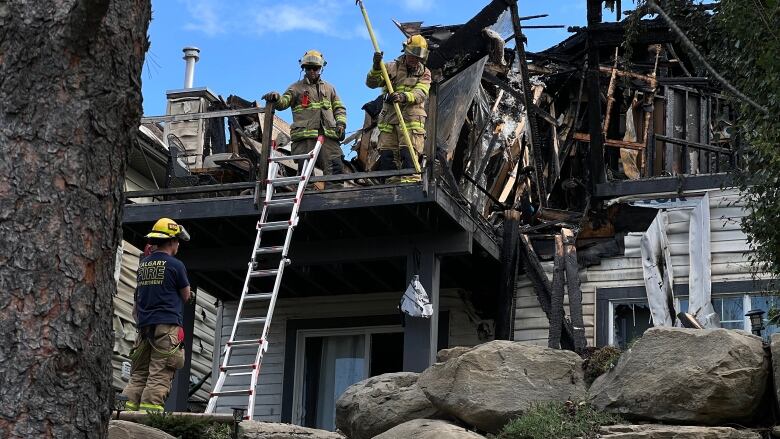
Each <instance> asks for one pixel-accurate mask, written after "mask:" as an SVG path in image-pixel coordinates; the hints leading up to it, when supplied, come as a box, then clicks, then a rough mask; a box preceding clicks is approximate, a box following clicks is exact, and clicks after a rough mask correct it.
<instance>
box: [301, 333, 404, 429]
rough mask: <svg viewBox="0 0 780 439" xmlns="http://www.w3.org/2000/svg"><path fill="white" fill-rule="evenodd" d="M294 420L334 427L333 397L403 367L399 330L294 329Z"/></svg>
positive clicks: (401, 337)
mask: <svg viewBox="0 0 780 439" xmlns="http://www.w3.org/2000/svg"><path fill="white" fill-rule="evenodd" d="M296 353H297V355H296V357H297V358H296V380H295V395H294V401H295V403H294V408H293V422H295V423H296V424H299V425H302V426H304V427H311V428H318V429H322V430H328V431H333V430H335V428H336V426H335V420H336V401H337V400H338V399H339V397H340V396H341V395H342V394H343V393H344V391H345V390H347V388H348V387H349V386H351V385H352V384H355V383H357V382H359V381H362V380H364V379H366V378H368V377H370V376H374V375H378V374H381V373H387V372H398V371H400V370H401V368H402V365H403V332H400V328H394V327H375V328H349V329H337V330H321V331H319V330H302V331H299V332H298V342H297V350H296Z"/></svg>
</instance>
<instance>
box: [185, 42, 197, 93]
mask: <svg viewBox="0 0 780 439" xmlns="http://www.w3.org/2000/svg"><path fill="white" fill-rule="evenodd" d="M182 50H183V51H184V61H185V62H186V64H185V67H184V88H192V83H193V81H194V80H195V63H196V62H198V60H199V59H200V55H199V54H200V49H198V48H197V47H185V48H184V49H182Z"/></svg>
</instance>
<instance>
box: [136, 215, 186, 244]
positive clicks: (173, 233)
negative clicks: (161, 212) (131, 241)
mask: <svg viewBox="0 0 780 439" xmlns="http://www.w3.org/2000/svg"><path fill="white" fill-rule="evenodd" d="M146 237H147V238H156V239H172V238H178V239H181V240H182V241H189V240H190V234H189V233H187V230H185V229H184V226H181V225H179V224H176V221H174V220H172V219H170V218H160V219H158V220H157V222H156V223H154V226H152V231H151V232H149V234H147V235H146Z"/></svg>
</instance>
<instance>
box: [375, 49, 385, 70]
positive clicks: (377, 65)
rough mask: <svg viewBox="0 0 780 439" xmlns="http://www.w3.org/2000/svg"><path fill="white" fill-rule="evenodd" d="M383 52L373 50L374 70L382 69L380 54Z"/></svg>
mask: <svg viewBox="0 0 780 439" xmlns="http://www.w3.org/2000/svg"><path fill="white" fill-rule="evenodd" d="M383 54H384V52H374V66H373V68H374V70H380V69H382V55H383Z"/></svg>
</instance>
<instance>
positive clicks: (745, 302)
mask: <svg viewBox="0 0 780 439" xmlns="http://www.w3.org/2000/svg"><path fill="white" fill-rule="evenodd" d="M760 294H761V293H759V292H757V291H749V292H744V293H722V294H713V295H712V299H713V300H714V299H721V298H727V297H737V296H742V309H743V310H745V313H747V312H748V311H749V310H750V309H751V306H752V302H751V300H750V297H751V296H756V295H760ZM682 298H684V299H687V298H688V296H675V298H674V307H675V308H676V309H678V310H679V309H680V299H682ZM631 303H645V304H646V303H647V298H646V297H636V298H626V299H610V301H609V308H608V309H609V316H608V318H609V320H608V321H609V332H608V334H607V335H608V338H607V342H608V343H609V345H610V346H615V305H627V304H631ZM715 311H716V312H717V313H718V315H720V314H721V311H722V310H718V309H716V310H715ZM742 322H743V324H742V328H741V329H743V330H745V331H748V332H750V331H751V328H750V318H748V317H743V320H742Z"/></svg>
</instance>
